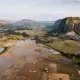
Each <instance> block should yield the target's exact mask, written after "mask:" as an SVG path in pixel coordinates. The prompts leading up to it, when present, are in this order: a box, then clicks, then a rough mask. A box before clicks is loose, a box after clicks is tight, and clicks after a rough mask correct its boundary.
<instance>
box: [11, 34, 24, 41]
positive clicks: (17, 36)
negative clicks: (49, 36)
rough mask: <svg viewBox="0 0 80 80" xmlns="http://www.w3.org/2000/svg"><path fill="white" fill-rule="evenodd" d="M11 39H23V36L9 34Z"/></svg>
mask: <svg viewBox="0 0 80 80" xmlns="http://www.w3.org/2000/svg"><path fill="white" fill-rule="evenodd" d="M10 37H11V38H12V39H13V40H24V39H25V37H23V36H22V35H11V36H10Z"/></svg>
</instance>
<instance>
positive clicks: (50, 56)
mask: <svg viewBox="0 0 80 80" xmlns="http://www.w3.org/2000/svg"><path fill="white" fill-rule="evenodd" d="M48 57H49V58H58V59H61V58H63V56H62V55H61V54H49V55H48Z"/></svg>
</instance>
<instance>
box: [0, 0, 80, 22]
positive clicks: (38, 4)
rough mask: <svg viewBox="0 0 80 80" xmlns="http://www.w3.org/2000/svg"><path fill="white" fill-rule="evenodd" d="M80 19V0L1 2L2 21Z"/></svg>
mask: <svg viewBox="0 0 80 80" xmlns="http://www.w3.org/2000/svg"><path fill="white" fill-rule="evenodd" d="M68 16H74V17H76V16H77V17H80V0H0V19H5V20H20V19H32V20H37V21H54V20H57V19H60V18H64V17H68Z"/></svg>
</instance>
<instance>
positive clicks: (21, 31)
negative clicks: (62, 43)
mask: <svg viewBox="0 0 80 80" xmlns="http://www.w3.org/2000/svg"><path fill="white" fill-rule="evenodd" d="M15 32H20V33H23V32H26V34H29V35H30V36H36V35H37V36H43V35H45V33H46V32H45V31H42V30H16V31H15Z"/></svg>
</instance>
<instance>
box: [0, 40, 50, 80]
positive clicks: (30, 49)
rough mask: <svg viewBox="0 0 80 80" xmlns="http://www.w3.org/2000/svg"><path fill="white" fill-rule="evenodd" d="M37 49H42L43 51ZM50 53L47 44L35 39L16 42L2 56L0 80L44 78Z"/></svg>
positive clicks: (40, 79)
mask: <svg viewBox="0 0 80 80" xmlns="http://www.w3.org/2000/svg"><path fill="white" fill-rule="evenodd" d="M9 44H10V43H9ZM10 46H11V45H10ZM35 49H42V52H37V51H36V50H35ZM49 53H50V51H49V50H48V49H47V48H45V45H43V44H36V43H35V41H33V40H26V41H21V43H20V41H19V42H17V43H15V45H12V46H11V48H10V49H9V50H8V51H7V52H6V53H5V54H3V55H2V56H0V75H1V77H0V80H20V79H21V80H26V79H27V80H43V78H42V75H43V73H44V70H45V68H46V67H48V64H49V61H47V60H46V58H47V57H48V54H49ZM36 75H37V76H36ZM19 78H20V79H19Z"/></svg>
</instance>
